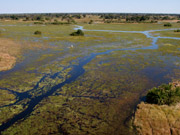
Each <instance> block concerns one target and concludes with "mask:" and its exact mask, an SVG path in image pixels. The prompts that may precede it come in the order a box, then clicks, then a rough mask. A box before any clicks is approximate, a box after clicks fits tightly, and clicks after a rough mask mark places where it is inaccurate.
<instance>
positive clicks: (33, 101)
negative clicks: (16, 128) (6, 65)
mask: <svg viewBox="0 0 180 135" xmlns="http://www.w3.org/2000/svg"><path fill="white" fill-rule="evenodd" d="M77 29H81V30H83V31H96V32H114V33H140V34H144V35H145V36H146V37H147V38H150V39H152V43H151V46H148V47H137V48H123V49H112V50H107V51H105V52H99V53H91V54H90V55H88V56H85V57H83V58H82V61H81V62H80V63H79V64H78V65H73V64H71V65H70V67H72V71H71V73H70V74H71V77H70V78H68V79H66V80H65V81H64V82H62V83H60V84H57V85H55V86H53V87H51V89H50V90H49V91H47V92H46V93H44V94H42V95H40V96H37V97H33V98H32V97H31V95H30V94H29V92H30V91H27V92H24V93H18V92H15V91H13V90H9V89H7V88H0V89H4V90H8V91H10V92H11V93H13V94H15V95H16V96H17V99H18V100H17V101H16V102H15V103H14V104H10V105H6V106H3V107H7V106H12V105H15V104H17V103H18V102H20V101H22V100H23V99H25V98H30V101H29V102H28V107H27V108H26V109H25V110H24V111H23V112H21V113H19V114H17V115H15V116H14V117H13V118H12V119H9V120H8V121H7V122H6V123H3V124H2V125H1V126H0V131H4V130H6V129H7V128H9V127H10V126H12V125H13V124H14V123H16V122H17V121H18V120H21V119H23V118H27V117H28V116H29V115H30V114H31V113H32V112H33V110H34V107H35V106H36V105H37V104H39V103H40V102H41V101H42V100H43V99H44V98H46V97H48V96H50V95H52V94H53V93H54V92H56V90H57V89H59V88H61V87H63V86H64V85H65V84H70V83H72V82H73V81H75V80H76V79H77V78H78V77H80V76H82V75H83V74H84V72H85V70H84V68H83V67H84V66H85V65H86V64H88V63H89V62H91V60H93V59H95V58H96V56H98V55H104V54H109V53H111V52H113V51H125V50H139V49H141V50H147V49H158V45H157V41H158V39H161V38H163V39H175V40H180V38H177V37H160V36H158V37H154V36H152V34H151V32H156V31H168V30H175V29H163V30H149V31H114V30H87V29H84V28H83V27H82V26H76V28H75V30H77ZM78 59H79V58H78ZM58 74H60V73H55V74H53V75H44V77H42V79H41V80H40V81H39V82H38V83H37V85H36V86H35V87H34V88H33V89H32V90H31V91H35V90H36V89H38V88H39V85H38V84H39V83H40V82H42V81H43V80H45V79H46V77H51V78H53V77H55V76H57V75H58ZM89 98H93V97H89ZM3 107H1V108H3Z"/></svg>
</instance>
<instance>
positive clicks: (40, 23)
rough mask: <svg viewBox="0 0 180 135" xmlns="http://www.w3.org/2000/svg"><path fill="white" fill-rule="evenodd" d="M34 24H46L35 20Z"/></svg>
mask: <svg viewBox="0 0 180 135" xmlns="http://www.w3.org/2000/svg"><path fill="white" fill-rule="evenodd" d="M34 24H44V23H43V22H34Z"/></svg>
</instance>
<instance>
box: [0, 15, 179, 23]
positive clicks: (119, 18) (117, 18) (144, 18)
mask: <svg viewBox="0 0 180 135" xmlns="http://www.w3.org/2000/svg"><path fill="white" fill-rule="evenodd" d="M87 16H98V18H99V19H102V21H104V22H105V23H111V22H152V23H153V22H157V21H160V20H180V15H179V14H129V13H43V14H0V19H1V20H2V19H4V20H20V19H21V20H23V21H51V20H54V19H61V21H66V22H68V23H71V22H73V23H75V20H76V19H83V18H86V17H87Z"/></svg>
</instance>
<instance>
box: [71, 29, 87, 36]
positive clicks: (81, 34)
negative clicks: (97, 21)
mask: <svg viewBox="0 0 180 135" xmlns="http://www.w3.org/2000/svg"><path fill="white" fill-rule="evenodd" d="M70 36H84V32H83V31H82V30H77V31H76V32H73V33H71V34H70Z"/></svg>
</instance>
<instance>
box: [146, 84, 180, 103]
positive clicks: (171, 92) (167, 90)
mask: <svg viewBox="0 0 180 135" xmlns="http://www.w3.org/2000/svg"><path fill="white" fill-rule="evenodd" d="M146 102H147V103H151V104H158V105H170V104H174V103H177V102H180V88H179V87H176V88H173V87H172V85H170V84H168V85H166V84H164V85H161V86H160V87H158V88H153V89H151V90H150V91H149V92H148V94H147V96H146Z"/></svg>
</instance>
